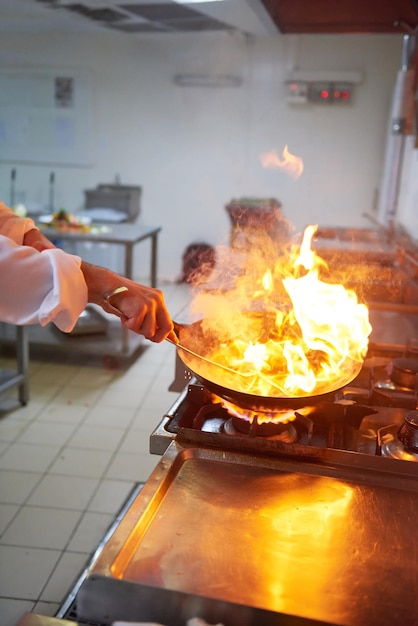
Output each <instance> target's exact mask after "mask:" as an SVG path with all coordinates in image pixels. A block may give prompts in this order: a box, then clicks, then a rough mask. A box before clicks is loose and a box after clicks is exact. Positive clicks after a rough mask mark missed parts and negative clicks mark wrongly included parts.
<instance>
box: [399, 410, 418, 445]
mask: <svg viewBox="0 0 418 626" xmlns="http://www.w3.org/2000/svg"><path fill="white" fill-rule="evenodd" d="M398 438H399V441H400V442H401V443H402V444H403V446H404V448H405V450H407V451H408V452H413V453H415V454H416V453H418V411H408V413H406V414H405V417H404V422H403V424H402V426H401V427H400V429H399V431H398Z"/></svg>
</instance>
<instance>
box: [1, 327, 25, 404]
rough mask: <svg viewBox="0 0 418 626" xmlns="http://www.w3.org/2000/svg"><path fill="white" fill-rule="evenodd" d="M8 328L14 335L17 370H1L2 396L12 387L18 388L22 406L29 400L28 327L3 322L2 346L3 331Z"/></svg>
mask: <svg viewBox="0 0 418 626" xmlns="http://www.w3.org/2000/svg"><path fill="white" fill-rule="evenodd" d="M4 328H7V329H9V330H10V332H11V333H12V337H13V343H14V344H15V345H16V369H15V370H9V369H2V368H0V394H1V393H2V392H3V391H6V389H9V388H11V387H17V388H18V396H19V401H20V403H21V404H22V405H25V404H27V403H28V400H29V344H28V334H27V328H26V326H13V325H12V324H6V323H5V322H2V323H1V324H0V346H1V344H2V335H3V332H2V329H4Z"/></svg>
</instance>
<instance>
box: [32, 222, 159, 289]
mask: <svg viewBox="0 0 418 626" xmlns="http://www.w3.org/2000/svg"><path fill="white" fill-rule="evenodd" d="M38 226H39V228H41V230H42V232H43V233H44V235H45V236H46V237H48V239H54V240H56V239H59V240H60V241H69V242H71V241H73V242H74V241H89V242H95V243H110V244H117V245H120V246H123V247H124V249H125V268H124V274H125V276H126V277H127V278H131V279H132V277H133V251H134V246H135V245H136V244H138V243H141V242H142V241H146V240H147V239H150V240H151V259H150V284H151V286H152V287H156V286H157V252H158V234H159V232H160V230H161V226H143V225H142V224H137V223H135V222H125V223H122V224H96V223H94V224H92V226H91V228H90V230H88V231H87V232H83V231H81V230H72V231H62V230H58V229H56V228H53V227H50V226H45V225H43V224H38Z"/></svg>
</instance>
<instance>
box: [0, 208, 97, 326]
mask: <svg viewBox="0 0 418 626" xmlns="http://www.w3.org/2000/svg"><path fill="white" fill-rule="evenodd" d="M32 228H35V223H34V222H33V220H31V219H29V218H24V219H22V218H20V217H18V216H16V215H15V214H14V213H13V211H12V210H11V209H8V208H7V207H6V206H5V205H4V204H3V203H2V202H0V321H2V322H8V323H10V324H16V325H26V324H41V326H45V325H46V324H48V323H49V322H53V323H54V324H55V325H56V326H57V327H58V328H59V329H60V330H62V331H64V332H70V331H71V330H72V329H73V328H74V326H75V324H76V322H77V319H78V317H79V315H80V313H82V311H83V310H84V308H85V306H86V304H87V285H86V281H85V280H84V276H83V273H82V271H81V259H80V257H78V256H75V255H72V254H67V253H66V252H64V251H63V250H60V249H58V248H55V249H50V250H43V251H42V252H39V251H38V250H35V249H34V248H31V247H30V246H24V245H23V239H24V236H25V234H26V233H27V231H28V230H31V229H32Z"/></svg>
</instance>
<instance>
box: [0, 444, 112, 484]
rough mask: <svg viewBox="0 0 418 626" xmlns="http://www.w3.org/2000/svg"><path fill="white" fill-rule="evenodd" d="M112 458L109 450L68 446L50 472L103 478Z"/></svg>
mask: <svg viewBox="0 0 418 626" xmlns="http://www.w3.org/2000/svg"><path fill="white" fill-rule="evenodd" d="M110 459H111V452H108V451H107V450H99V451H97V450H81V449H80V448H70V447H66V448H65V449H64V450H63V451H62V452H61V453H60V455H59V457H58V458H57V460H56V461H55V463H54V464H53V465H52V466H51V468H50V473H51V474H64V475H66V476H84V477H87V478H101V476H102V475H103V473H104V471H105V469H106V467H107V465H108V463H109V461H110ZM0 462H1V458H0Z"/></svg>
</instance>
